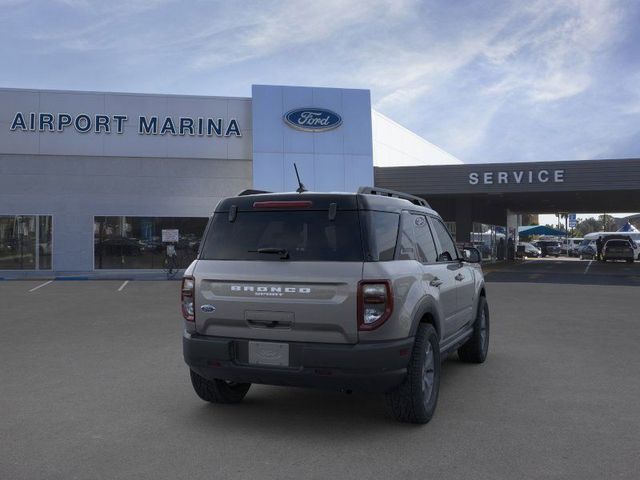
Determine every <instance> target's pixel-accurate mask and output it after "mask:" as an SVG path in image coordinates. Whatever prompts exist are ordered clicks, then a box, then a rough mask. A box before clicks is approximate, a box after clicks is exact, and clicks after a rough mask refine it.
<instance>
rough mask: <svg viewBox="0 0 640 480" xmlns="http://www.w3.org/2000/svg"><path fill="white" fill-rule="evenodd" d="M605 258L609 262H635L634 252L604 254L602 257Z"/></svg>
mask: <svg viewBox="0 0 640 480" xmlns="http://www.w3.org/2000/svg"><path fill="white" fill-rule="evenodd" d="M602 257H603V258H606V259H607V260H634V257H635V256H634V254H633V252H629V253H604V254H603V255H602Z"/></svg>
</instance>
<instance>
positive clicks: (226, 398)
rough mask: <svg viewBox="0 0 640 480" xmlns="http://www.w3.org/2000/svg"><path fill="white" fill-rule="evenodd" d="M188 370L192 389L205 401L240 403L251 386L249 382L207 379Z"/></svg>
mask: <svg viewBox="0 0 640 480" xmlns="http://www.w3.org/2000/svg"><path fill="white" fill-rule="evenodd" d="M189 372H190V374H191V385H193V389H194V390H195V392H196V393H197V394H198V396H199V397H200V398H201V399H202V400H204V401H205V402H211V403H240V402H241V401H242V400H243V399H244V397H245V395H246V394H247V392H248V391H249V388H250V387H251V384H250V383H234V382H227V381H225V380H218V379H214V380H207V379H206V378H204V377H202V376H200V375H198V374H197V373H196V372H194V371H193V370H189Z"/></svg>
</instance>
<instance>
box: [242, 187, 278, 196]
mask: <svg viewBox="0 0 640 480" xmlns="http://www.w3.org/2000/svg"><path fill="white" fill-rule="evenodd" d="M259 193H273V192H267V191H266V190H253V189H251V188H249V189H247V190H243V191H241V192H240V193H239V194H238V196H239V197H244V196H245V195H257V194H259Z"/></svg>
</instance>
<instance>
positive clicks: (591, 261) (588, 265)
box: [584, 260, 593, 275]
mask: <svg viewBox="0 0 640 480" xmlns="http://www.w3.org/2000/svg"><path fill="white" fill-rule="evenodd" d="M592 263H593V260H589V263H588V264H587V268H585V269H584V274H585V275H586V274H587V272H588V271H589V268H591V264H592Z"/></svg>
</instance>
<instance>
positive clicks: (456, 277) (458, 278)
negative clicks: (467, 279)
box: [455, 273, 464, 282]
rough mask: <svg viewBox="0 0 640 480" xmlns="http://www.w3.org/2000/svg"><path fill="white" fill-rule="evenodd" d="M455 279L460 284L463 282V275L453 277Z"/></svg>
mask: <svg viewBox="0 0 640 480" xmlns="http://www.w3.org/2000/svg"><path fill="white" fill-rule="evenodd" d="M455 279H456V280H457V281H459V282H461V281H462V280H464V275H462V274H461V273H459V274H457V275H456V276H455Z"/></svg>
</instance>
